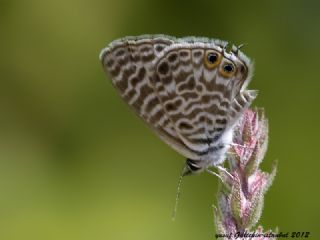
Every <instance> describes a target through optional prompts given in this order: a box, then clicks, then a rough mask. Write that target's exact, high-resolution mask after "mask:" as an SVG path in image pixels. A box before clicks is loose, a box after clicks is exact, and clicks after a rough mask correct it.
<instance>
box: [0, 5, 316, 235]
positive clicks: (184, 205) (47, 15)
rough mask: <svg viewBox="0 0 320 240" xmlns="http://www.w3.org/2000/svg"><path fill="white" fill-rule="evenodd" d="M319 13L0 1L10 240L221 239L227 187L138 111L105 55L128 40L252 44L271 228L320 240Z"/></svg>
mask: <svg viewBox="0 0 320 240" xmlns="http://www.w3.org/2000/svg"><path fill="white" fill-rule="evenodd" d="M319 12H320V2H319V1H316V0H309V1H303V0H283V1H278V0H268V1H254V0H250V1H216V0H197V1H190V2H189V1H173V0H157V1H150V0H131V1H124V0H117V1H115V0H114V1H110V0H91V1H89V0H79V1H76V0H55V1H49V0H43V1H41V0H2V1H1V2H0V43H1V44H0V50H1V54H0V71H1V76H0V239H3V240H11V239H14V240H20V239H33V240H36V239H41V240H43V239H49V240H50V239H54V240H56V239H59V240H60V239H68V240H73V239H77V240H82V239H85V240H88V239H90V240H91V239H93V240H96V239H97V240H98V239H99V240H100V239H115V240H116V239H117V240H118V239H139V240H141V239H154V240H155V239H184V240H188V239H212V238H213V237H214V233H215V229H214V224H213V213H212V204H213V203H214V202H215V193H216V191H217V185H218V180H217V178H215V177H213V176H210V175H207V174H202V175H199V176H193V177H188V178H185V179H184V182H183V189H182V197H181V200H180V204H179V210H178V214H177V218H176V221H174V222H172V221H171V212H172V210H173V206H174V200H175V192H176V183H177V179H178V176H179V173H180V170H181V168H182V165H183V163H184V159H183V157H182V156H180V155H178V154H177V153H176V152H174V151H173V150H172V149H170V148H169V147H168V146H167V145H166V144H164V143H162V142H161V141H160V140H159V139H158V138H157V136H156V135H155V134H153V133H152V132H151V131H150V129H149V128H148V127H146V126H145V125H144V123H143V122H142V121H141V120H140V119H139V118H138V117H136V116H135V115H134V113H133V112H132V111H131V110H130V109H129V108H127V106H126V105H125V104H124V102H122V100H121V99H120V98H119V97H118V95H117V93H116V91H115V90H114V89H113V88H112V86H111V84H110V81H109V80H108V79H107V78H106V77H105V75H104V73H103V70H102V67H101V65H100V62H99V60H98V54H99V52H100V50H101V49H102V48H103V47H105V46H106V45H107V43H108V42H110V41H112V40H114V39H116V38H119V37H123V36H126V35H140V34H145V33H164V34H169V35H174V36H178V37H180V36H186V35H197V36H207V37H211V38H220V39H225V40H229V41H232V42H234V43H236V44H240V43H245V44H247V45H246V46H245V48H244V49H243V51H244V52H245V53H246V54H247V55H248V56H250V57H251V58H252V59H254V60H255V63H256V64H255V65H256V68H255V69H256V70H255V75H254V79H253V81H252V82H251V84H250V88H251V89H259V90H260V95H259V97H258V98H257V100H256V101H255V104H254V105H256V106H259V107H264V108H265V109H266V114H267V117H268V118H269V121H270V144H269V149H268V152H267V156H266V158H265V160H264V163H263V165H262V167H263V169H264V170H269V169H270V167H271V164H272V162H273V161H274V160H276V159H278V161H279V168H278V170H279V171H278V175H277V177H276V179H275V182H274V184H273V186H272V187H271V188H270V191H269V192H268V193H267V195H266V199H265V207H264V211H263V215H262V218H261V221H260V224H261V225H263V226H264V227H265V228H267V229H269V228H272V229H274V228H275V227H279V230H280V231H284V232H287V231H288V232H291V231H309V232H311V239H319V237H320V233H319V231H320V230H319V215H320V207H319V203H320V193H319V184H320V182H319V181H320V174H319V168H320V158H319V123H320V109H319V100H320V96H319V92H320V73H319V69H320V67H319V66H320V65H319V55H320V44H319V42H320V26H319V23H320V14H319Z"/></svg>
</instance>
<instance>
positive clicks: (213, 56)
mask: <svg viewBox="0 0 320 240" xmlns="http://www.w3.org/2000/svg"><path fill="white" fill-rule="evenodd" d="M219 62H220V56H219V55H218V53H216V52H209V53H208V54H207V57H206V59H205V64H206V66H207V67H208V68H214V67H216V66H217V65H218V64H219Z"/></svg>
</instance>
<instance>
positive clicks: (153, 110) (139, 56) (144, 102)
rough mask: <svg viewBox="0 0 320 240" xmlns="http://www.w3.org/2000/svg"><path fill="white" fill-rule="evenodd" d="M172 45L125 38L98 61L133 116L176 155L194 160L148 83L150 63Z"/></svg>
mask: <svg viewBox="0 0 320 240" xmlns="http://www.w3.org/2000/svg"><path fill="white" fill-rule="evenodd" d="M175 41H176V39H175V38H173V37H168V36H163V35H154V36H139V37H127V38H124V39H120V40H116V41H114V42H112V43H111V44H109V46H108V47H107V48H105V49H104V50H103V51H102V52H101V54H100V59H101V61H102V64H103V67H104V70H105V71H106V73H107V74H108V75H109V76H110V78H111V80H112V83H113V85H114V87H115V88H116V89H117V90H118V92H119V94H120V95H121V97H122V98H123V99H124V100H125V102H127V103H128V104H129V106H131V107H132V109H133V110H134V111H135V112H136V114H137V115H138V116H140V117H141V118H142V119H143V120H144V121H145V122H146V123H147V124H148V125H149V126H150V127H151V128H152V129H153V130H154V131H155V132H156V133H157V134H158V135H159V136H160V137H161V138H162V139H163V141H164V142H166V143H167V144H168V145H170V146H171V147H173V148H174V149H175V150H176V151H177V152H179V153H181V154H182V155H184V156H186V157H187V158H195V157H196V155H195V153H194V152H192V151H190V150H189V149H188V148H187V147H186V146H185V144H184V143H183V141H181V139H180V138H179V136H178V135H177V134H176V131H175V129H174V126H173V123H172V122H171V121H170V119H169V117H168V115H167V114H166V113H165V112H164V110H163V107H162V104H161V102H160V100H159V98H158V95H157V93H156V91H155V89H154V86H153V83H152V81H151V79H152V78H153V76H154V65H153V61H154V60H156V59H157V58H158V57H159V55H160V53H161V52H162V51H163V50H164V49H165V48H166V47H168V46H170V45H172V44H173V43H174V42H175Z"/></svg>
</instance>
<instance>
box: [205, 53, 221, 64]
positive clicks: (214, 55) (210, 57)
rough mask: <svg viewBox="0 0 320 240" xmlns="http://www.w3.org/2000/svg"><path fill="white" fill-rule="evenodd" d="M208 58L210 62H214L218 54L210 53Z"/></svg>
mask: <svg viewBox="0 0 320 240" xmlns="http://www.w3.org/2000/svg"><path fill="white" fill-rule="evenodd" d="M207 59H208V62H209V63H211V64H213V63H215V62H216V61H217V60H218V55H217V54H215V53H209V54H208V56H207Z"/></svg>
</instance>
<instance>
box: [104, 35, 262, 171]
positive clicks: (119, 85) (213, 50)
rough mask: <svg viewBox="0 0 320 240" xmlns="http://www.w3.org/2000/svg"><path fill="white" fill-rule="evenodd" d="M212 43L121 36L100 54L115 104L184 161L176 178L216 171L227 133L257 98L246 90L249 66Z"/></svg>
mask: <svg viewBox="0 0 320 240" xmlns="http://www.w3.org/2000/svg"><path fill="white" fill-rule="evenodd" d="M227 45H228V43H227V42H225V41H221V40H216V39H208V38H199V37H185V38H174V37H170V36H165V35H143V36H138V37H126V38H122V39H119V40H115V41H113V42H112V43H110V44H109V45H108V46H107V47H106V48H105V49H103V50H102V52H101V54H100V59H101V62H102V64H103V67H104V70H105V71H106V72H107V74H108V75H109V76H110V78H111V79H112V83H113V85H114V86H115V88H116V89H117V90H118V92H119V93H120V95H121V97H122V98H123V99H124V100H125V101H126V102H127V103H128V104H129V105H130V106H131V107H132V108H133V109H134V111H135V112H136V113H137V114H138V115H139V116H140V117H141V118H142V119H143V120H144V121H145V122H146V123H147V124H148V125H149V126H150V127H151V128H152V129H153V130H154V131H155V132H156V133H157V134H158V136H159V137H160V138H161V139H162V140H163V141H164V142H166V143H167V144H168V145H170V146H171V147H172V148H174V149H175V150H176V151H177V152H179V153H180V154H182V155H183V156H185V157H186V158H187V160H186V166H185V168H184V172H183V175H188V174H191V173H195V172H201V171H203V170H206V169H207V168H209V167H212V166H216V167H217V166H219V164H221V163H223V161H224V159H225V155H226V152H227V150H228V147H229V146H230V144H231V143H232V132H233V126H234V125H235V124H236V123H237V121H238V120H239V118H240V117H241V116H242V113H243V111H244V110H245V109H247V108H248V107H249V106H250V104H251V103H252V101H253V100H254V98H255V97H256V95H257V91H255V90H246V87H247V85H248V83H249V81H250V79H251V75H252V71H253V67H252V64H251V62H250V60H249V58H247V57H246V56H245V55H244V54H243V53H242V52H241V51H240V50H239V49H238V48H237V47H235V46H232V48H231V50H230V51H228V50H227Z"/></svg>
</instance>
